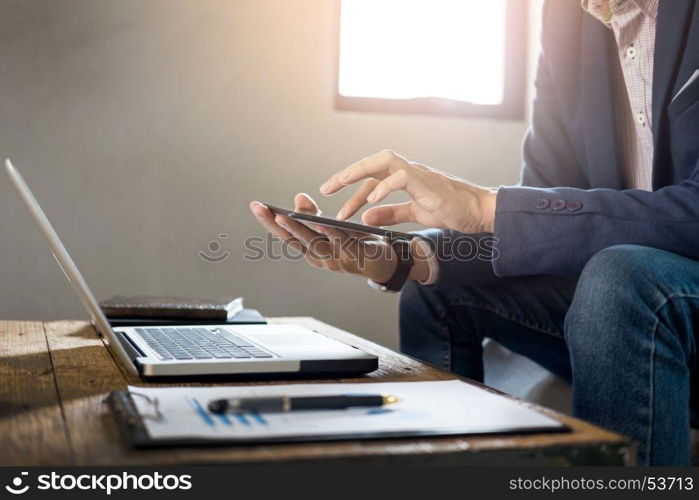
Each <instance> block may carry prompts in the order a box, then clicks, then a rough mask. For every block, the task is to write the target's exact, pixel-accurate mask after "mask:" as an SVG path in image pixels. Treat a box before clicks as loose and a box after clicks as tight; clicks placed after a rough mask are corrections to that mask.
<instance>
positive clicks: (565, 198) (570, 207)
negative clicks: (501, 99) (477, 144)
mask: <svg viewBox="0 0 699 500" xmlns="http://www.w3.org/2000/svg"><path fill="white" fill-rule="evenodd" d="M616 57H618V56H617V51H616V46H615V40H614V35H613V33H612V31H611V30H609V29H608V28H606V27H605V26H604V25H603V24H602V23H601V22H600V21H598V20H597V19H595V18H593V17H592V16H591V15H589V14H587V13H586V12H585V11H583V9H582V8H581V7H580V0H549V1H547V2H546V4H545V6H544V19H543V28H542V53H541V56H540V59H539V66H538V71H537V75H536V84H535V86H536V97H535V99H534V106H533V116H532V122H531V125H530V129H529V131H528V133H527V136H526V139H525V141H524V166H523V168H522V174H521V184H520V185H518V186H512V187H505V186H503V187H501V188H500V190H499V193H498V197H497V211H496V217H495V234H494V237H495V240H494V241H496V242H497V243H496V244H495V249H496V252H495V254H494V257H495V258H494V259H492V261H491V260H489V259H488V258H485V259H483V258H482V259H470V260H465V259H463V258H459V256H458V254H461V256H462V257H463V255H465V254H467V252H464V251H463V250H461V251H457V249H456V248H455V245H456V244H461V245H463V241H462V240H460V238H459V236H460V234H459V233H455V232H453V231H438V230H428V231H424V232H422V233H421V234H422V235H423V236H426V237H427V238H429V240H430V241H431V242H432V244H433V245H434V247H435V249H436V250H437V254H438V258H439V260H440V273H439V279H438V282H437V283H436V286H440V287H449V286H459V285H465V284H472V283H477V282H484V281H490V280H494V279H497V277H507V276H522V275H532V274H575V273H579V272H580V271H581V270H582V268H583V266H584V265H585V263H586V262H587V261H588V260H589V259H590V257H592V256H593V255H594V254H595V253H597V252H599V251H600V250H602V249H604V248H606V247H609V246H611V245H617V244H624V243H628V244H637V245H645V246H649V247H654V248H659V249H663V250H668V251H671V252H674V253H677V254H680V255H684V256H687V257H690V258H695V259H699V79H697V80H695V81H694V82H693V83H692V84H690V85H689V86H688V87H687V88H685V89H684V90H683V91H682V92H681V93H680V94H679V95H678V96H677V97H676V98H674V100H673V97H675V96H676V95H677V93H678V92H679V91H680V89H681V88H682V87H683V86H684V85H685V83H686V82H687V81H688V80H689V79H690V78H691V76H692V75H693V74H694V72H695V71H696V70H697V69H699V7H697V5H696V1H695V0H661V1H660V4H659V8H658V17H657V29H656V43H655V63H654V64H655V67H654V68H653V96H652V100H653V106H652V107H653V109H652V111H653V116H652V127H653V141H654V146H655V157H654V164H653V192H647V191H641V190H635V189H624V186H623V182H622V174H621V169H620V161H619V158H620V156H619V155H620V148H619V146H618V145H617V143H616V140H615V139H616V137H617V124H616V123H615V116H614V107H615V106H614V100H615V96H616V93H615V90H614V82H615V78H614V75H615V74H614V71H615V66H614V65H617V64H618V62H617V61H616V60H615V59H614V58H616ZM478 236H482V235H478ZM459 241H461V243H459ZM455 242H456V243H455ZM485 246H486V247H487V246H488V244H486V245H485ZM482 255H483V253H482V252H481V256H482Z"/></svg>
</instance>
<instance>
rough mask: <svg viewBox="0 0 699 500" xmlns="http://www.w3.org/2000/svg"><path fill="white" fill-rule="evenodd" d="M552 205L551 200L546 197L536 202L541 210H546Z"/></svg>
mask: <svg viewBox="0 0 699 500" xmlns="http://www.w3.org/2000/svg"><path fill="white" fill-rule="evenodd" d="M550 205H551V202H550V201H549V200H547V199H546V198H541V199H540V200H539V201H538V202H537V203H536V208H538V209H539V210H544V209H546V208H548V207H549V206H550Z"/></svg>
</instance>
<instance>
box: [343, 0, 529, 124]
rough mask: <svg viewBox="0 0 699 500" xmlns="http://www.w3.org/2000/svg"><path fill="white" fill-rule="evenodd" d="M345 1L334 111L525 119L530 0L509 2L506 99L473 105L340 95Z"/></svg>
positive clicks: (453, 101)
mask: <svg viewBox="0 0 699 500" xmlns="http://www.w3.org/2000/svg"><path fill="white" fill-rule="evenodd" d="M342 1H343V0H335V9H336V21H335V28H336V29H335V34H336V37H335V81H334V85H335V88H334V93H335V109H336V110H338V111H358V112H365V113H394V114H419V115H450V116H459V117H464V118H493V119H502V120H523V119H524V117H525V112H526V90H527V89H526V78H527V45H528V43H527V42H528V39H527V25H528V19H529V8H528V6H529V5H528V0H506V14H505V15H506V26H505V30H506V39H505V72H504V79H505V81H504V87H503V100H502V102H501V103H500V104H474V103H470V102H464V101H457V100H453V99H444V98H434V97H418V98H414V99H384V98H378V97H352V96H345V95H342V94H340V26H341V22H342V19H341V11H342V9H341V5H342Z"/></svg>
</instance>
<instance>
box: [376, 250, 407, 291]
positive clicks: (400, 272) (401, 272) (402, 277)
mask: <svg viewBox="0 0 699 500" xmlns="http://www.w3.org/2000/svg"><path fill="white" fill-rule="evenodd" d="M388 243H389V244H390V245H391V248H392V249H393V253H394V254H395V255H396V259H398V262H397V263H396V268H395V269H394V271H393V274H392V275H391V277H390V278H388V281H386V282H384V283H377V282H375V281H372V280H369V285H371V286H372V287H373V288H376V289H377V290H381V291H382V292H399V291H400V290H401V288H403V285H405V282H406V281H408V276H409V275H410V270H411V269H412V267H413V262H414V260H413V255H412V253H411V251H410V240H406V239H404V238H393V239H391V240H389V241H388Z"/></svg>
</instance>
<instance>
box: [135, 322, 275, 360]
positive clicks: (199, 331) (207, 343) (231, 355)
mask: <svg viewBox="0 0 699 500" xmlns="http://www.w3.org/2000/svg"><path fill="white" fill-rule="evenodd" d="M136 333H138V334H139V335H140V336H141V338H142V339H143V340H144V341H145V342H146V343H147V344H148V347H150V348H151V349H153V350H154V351H155V352H156V353H157V354H158V356H160V358H161V359H165V360H170V359H172V360H186V359H252V358H255V359H257V358H271V357H273V356H272V354H270V353H269V352H267V351H265V350H264V349H262V348H260V347H258V346H256V345H255V344H253V343H252V342H250V341H248V340H245V339H243V338H242V337H239V336H237V335H233V334H231V333H230V332H228V331H226V334H225V335H223V334H222V333H221V330H220V329H219V328H211V329H208V328H136Z"/></svg>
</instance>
